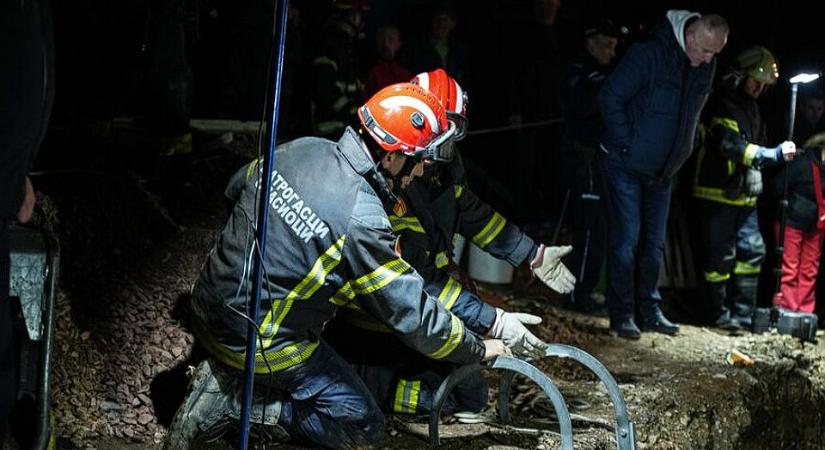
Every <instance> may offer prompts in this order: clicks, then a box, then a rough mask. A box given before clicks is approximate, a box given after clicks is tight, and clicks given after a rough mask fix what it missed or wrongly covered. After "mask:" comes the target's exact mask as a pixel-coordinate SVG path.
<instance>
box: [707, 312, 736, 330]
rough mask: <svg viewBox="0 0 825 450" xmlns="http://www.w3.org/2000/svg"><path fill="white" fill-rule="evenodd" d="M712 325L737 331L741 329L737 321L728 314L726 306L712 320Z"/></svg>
mask: <svg viewBox="0 0 825 450" xmlns="http://www.w3.org/2000/svg"><path fill="white" fill-rule="evenodd" d="M713 326H714V327H715V328H721V329H723V330H725V331H739V330H741V329H742V327H741V326H740V325H739V322H738V321H737V320H736V319H734V318H732V317H731V316H730V311H729V310H728V309H727V308H725V309H724V311H723V312H722V313H721V314H720V315H719V316H718V317H717V318H716V320H714V321H713Z"/></svg>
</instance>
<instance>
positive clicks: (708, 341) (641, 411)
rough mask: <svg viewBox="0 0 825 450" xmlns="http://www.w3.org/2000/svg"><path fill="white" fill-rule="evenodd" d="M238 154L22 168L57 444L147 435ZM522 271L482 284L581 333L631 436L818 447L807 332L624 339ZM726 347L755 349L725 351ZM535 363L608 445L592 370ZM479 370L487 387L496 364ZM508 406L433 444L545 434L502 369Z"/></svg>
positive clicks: (183, 368) (822, 398) (553, 328)
mask: <svg viewBox="0 0 825 450" xmlns="http://www.w3.org/2000/svg"><path fill="white" fill-rule="evenodd" d="M244 161H245V160H244V158H242V157H240V156H237V155H235V154H232V153H215V154H210V155H200V156H196V157H191V158H188V159H187V160H185V161H169V162H166V163H163V164H160V165H158V166H157V167H160V168H161V169H162V170H166V171H168V173H167V175H169V174H175V176H174V177H172V176H166V177H162V176H161V177H156V178H155V175H156V174H153V176H147V175H146V174H145V173H144V174H140V173H139V171H138V172H135V171H132V170H128V169H123V168H116V169H115V170H111V171H109V170H107V171H99V172H98V171H85V170H84V171H78V172H55V173H50V174H44V175H42V176H39V177H36V178H35V184H36V186H37V189H38V190H39V191H40V192H41V193H42V194H44V195H42V196H41V198H42V199H44V201H43V203H42V205H43V206H44V207H45V212H43V211H41V212H40V213H39V217H38V221H39V223H40V224H41V226H48V227H50V228H52V230H53V232H54V233H55V234H56V235H57V236H58V237H59V239H60V242H61V246H62V254H61V262H62V267H61V269H62V277H61V280H60V285H61V291H60V293H59V296H58V303H57V308H58V312H57V324H56V327H57V329H56V343H55V350H56V351H55V354H54V358H55V361H54V370H53V385H52V398H53V410H54V413H55V419H56V425H57V434H58V437H59V441H58V447H59V448H99V449H118V450H121V449H122V450H125V449H138V448H145V449H156V448H159V445H158V444H159V443H160V442H161V441H162V440H163V438H164V436H165V433H166V427H167V426H168V424H169V422H170V421H171V417H172V415H173V414H174V411H175V409H176V408H177V405H178V404H179V403H180V402H181V400H182V396H183V394H184V390H185V385H186V372H187V368H188V366H189V364H190V363H189V356H190V352H191V350H192V347H193V342H194V339H193V337H192V335H191V333H190V332H189V330H188V329H187V327H186V323H187V321H186V316H187V312H186V303H187V292H188V289H189V286H190V284H191V283H192V281H193V280H194V279H195V276H196V275H197V273H198V271H199V268H200V264H201V262H202V261H203V259H204V257H205V256H206V254H207V252H208V251H209V249H210V247H211V245H212V244H213V242H214V240H215V238H216V236H217V233H218V232H219V230H220V228H221V226H222V225H223V221H224V220H225V218H226V212H227V209H226V204H225V201H224V200H223V198H222V188H223V185H224V183H225V181H226V179H227V177H228V176H229V175H230V174H231V173H232V172H233V171H234V170H235V169H236V168H238V167H240V165H241V164H243V163H244ZM152 179H162V180H164V183H165V184H164V183H158V182H156V181H147V180H152ZM170 179H171V180H173V181H169V180H170ZM527 279H528V274H527V273H526V272H525V271H523V270H520V271H517V272H516V279H515V281H514V283H513V285H511V286H504V287H495V286H483V291H484V292H485V293H486V294H487V296H488V297H489V298H490V299H491V301H494V302H498V303H501V304H504V305H506V307H507V308H509V309H511V310H521V311H526V312H533V313H536V314H540V315H541V316H542V317H543V318H544V323H543V324H542V325H540V326H538V327H537V334H538V335H539V336H541V337H542V338H544V339H546V340H548V341H551V342H558V343H565V344H570V345H574V346H578V347H581V348H582V349H584V350H586V351H588V352H590V353H591V354H593V355H594V356H596V357H597V358H598V359H599V360H601V361H602V362H603V363H604V364H605V365H606V366H607V367H608V368H609V370H610V372H611V373H612V374H613V376H614V377H615V378H616V380H617V381H618V383H619V384H620V387H621V390H622V393H623V395H624V398H625V400H626V401H627V403H628V407H629V411H630V415H631V418H632V420H633V421H634V422H635V424H636V433H637V448H639V449H739V448H742V449H763V448H764V449H794V448H800V449H819V448H825V431H823V430H825V348H824V345H825V344H823V343H822V341H823V340H822V339H820V343H819V344H818V345H812V344H808V343H806V344H802V343H800V342H798V341H796V340H794V339H792V338H789V337H785V336H779V335H758V336H757V335H750V334H744V335H740V336H730V335H728V334H727V333H723V332H721V331H718V330H713V329H708V328H701V327H695V326H684V327H683V328H682V331H681V332H680V334H679V335H678V336H676V337H669V336H664V335H660V334H648V333H645V334H644V335H643V336H642V338H641V339H640V340H638V341H627V340H623V339H620V338H617V337H614V336H611V335H610V334H609V333H608V331H607V321H606V319H601V318H593V317H588V316H583V315H579V314H575V313H571V312H568V311H565V310H561V309H559V308H558V305H559V299H558V298H557V297H556V296H554V295H553V294H552V293H551V292H550V291H549V290H547V289H545V288H544V287H541V286H537V285H531V286H530V287H529V288H527V289H525V288H524V286H525V284H526V281H527ZM733 350H738V351H740V352H742V353H744V354H746V355H748V356H750V357H751V358H753V360H754V361H755V363H754V364H753V365H751V366H748V367H742V366H733V365H731V364H729V363H728V362H727V356H728V354H729V353H730V352H731V351H733ZM537 365H538V366H539V367H540V368H541V369H542V370H544V371H545V372H546V373H547V374H549V375H550V377H551V379H552V380H553V381H554V382H555V383H556V384H557V385H558V387H559V388H560V390H561V392H562V393H563V395H564V396H565V398H566V400H567V402H568V405H569V407H570V410H571V412H572V413H574V414H575V416H574V423H573V425H574V438H575V445H576V448H582V449H608V448H615V446H616V444H615V432H614V431H613V426H614V422H613V415H612V409H611V407H610V403H609V400H608V397H607V394H606V392H605V390H604V388H603V387H601V386H600V385H599V383H597V381H596V379H595V377H593V376H592V375H591V374H590V373H589V372H587V371H586V370H583V369H582V368H581V367H579V366H577V365H575V364H572V363H570V362H566V361H560V360H557V359H547V360H542V361H539V362H538V363H537ZM485 373H486V376H487V377H488V379H489V380H490V381H491V383H490V386H491V388H490V389H491V398H495V397H496V392H497V384H496V381H497V380H498V378H499V377H500V376H501V373H500V372H497V371H493V370H487V371H486V372H485ZM510 407H511V411H512V413H513V414H514V416H515V420H514V421H513V423H511V424H500V423H497V422H496V421H493V422H491V423H484V424H473V425H461V424H454V423H445V424H443V425H442V426H441V434H442V437H443V439H442V446H441V447H443V448H447V449H459V448H460V449H463V450H470V449H515V448H525V449H528V448H529V449H550V448H556V447H557V446H558V444H559V436H558V434H557V431H558V426H557V422H556V421H555V416H554V414H553V413H552V407H551V406H550V404H549V403H548V401H547V400H546V399H545V398H544V397H543V394H542V393H541V391H540V390H539V389H538V388H537V387H536V386H535V385H533V384H532V383H529V382H527V381H525V380H519V379H517V383H516V385H515V386H514V389H513V391H512V401H511V405H510ZM426 430H427V429H426V418H414V417H412V418H411V417H391V418H390V419H389V420H388V427H387V433H386V439H385V443H384V448H393V449H396V448H398V449H412V448H421V447H425V446H427V441H426V438H425V436H426ZM232 446H234V444H232V443H231V442H228V441H227V442H222V443H218V444H216V448H232ZM282 447H285V448H290V447H292V446H291V445H284V446H282Z"/></svg>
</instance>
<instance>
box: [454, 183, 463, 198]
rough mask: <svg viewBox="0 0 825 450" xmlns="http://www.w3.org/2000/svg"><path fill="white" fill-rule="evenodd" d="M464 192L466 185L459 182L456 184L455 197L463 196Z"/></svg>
mask: <svg viewBox="0 0 825 450" xmlns="http://www.w3.org/2000/svg"><path fill="white" fill-rule="evenodd" d="M463 193H464V186H462V185H460V184H457V185H455V198H459V197H461V194H463Z"/></svg>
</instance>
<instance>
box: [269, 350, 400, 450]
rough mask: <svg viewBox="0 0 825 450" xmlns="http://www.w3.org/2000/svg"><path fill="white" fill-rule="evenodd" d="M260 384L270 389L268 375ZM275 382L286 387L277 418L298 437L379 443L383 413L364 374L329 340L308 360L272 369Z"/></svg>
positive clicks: (346, 444) (354, 444)
mask: <svg viewBox="0 0 825 450" xmlns="http://www.w3.org/2000/svg"><path fill="white" fill-rule="evenodd" d="M258 379H259V380H260V381H258V382H256V388H257V389H266V388H265V383H266V381H265V380H266V376H263V377H259V378H258ZM273 386H275V387H277V389H278V390H280V391H282V392H284V393H286V394H287V395H286V397H287V398H286V400H285V401H284V405H283V409H282V411H281V417H280V419H279V420H278V424H279V425H281V426H282V427H284V428H285V429H286V431H287V432H288V433H289V434H290V436H292V437H293V438H299V439H300V438H303V439H305V440H308V441H310V442H312V443H314V444H315V445H321V446H324V447H329V448H363V447H368V446H373V445H376V444H378V442H379V441H380V440H381V437H382V433H383V429H384V414H383V413H382V412H381V409H379V408H378V405H377V404H376V403H375V400H373V398H372V396H371V394H370V391H369V389H367V386H366V385H365V384H364V382H363V381H361V378H360V377H358V375H357V374H356V373H355V371H353V369H352V368H351V367H350V365H349V364H348V363H347V362H346V361H344V360H343V359H342V358H341V357H340V356H338V354H337V353H335V351H334V350H333V349H332V348H331V347H330V346H329V345H328V344H327V343H326V342H325V341H323V340H322V341H321V344H320V345H319V346H318V348H317V349H316V350H315V353H314V354H313V355H312V357H311V358H310V359H309V361H307V362H306V363H304V364H301V365H300V366H298V367H296V368H294V369H288V370H286V371H284V372H281V373H276V374H274V375H273Z"/></svg>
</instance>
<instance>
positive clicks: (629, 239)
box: [602, 154, 672, 322]
mask: <svg viewBox="0 0 825 450" xmlns="http://www.w3.org/2000/svg"><path fill="white" fill-rule="evenodd" d="M602 161H603V163H602V170H603V176H604V182H605V190H606V193H607V215H608V232H607V310H608V314H609V315H610V319H611V322H614V321H618V320H620V319H624V318H628V317H633V316H634V313H635V308H634V301H636V300H638V301H639V307H640V309H641V310H642V312H644V311H645V310H646V309H647V310H650V309H653V308H654V307H658V306H659V303H660V302H661V301H662V296H661V294H660V293H659V289H658V286H657V285H658V281H659V269H660V267H661V264H662V255H663V249H664V242H665V229H666V226H667V216H668V212H669V209H670V193H671V186H672V183H671V181H670V180H660V179H655V178H653V177H650V176H646V175H644V174H641V173H639V172H636V171H634V170H631V169H629V168H627V167H626V166H625V164H624V162H623V161H622V158H621V156H619V155H616V154H610V155H607V156H606V157H604V158H603V159H602Z"/></svg>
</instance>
